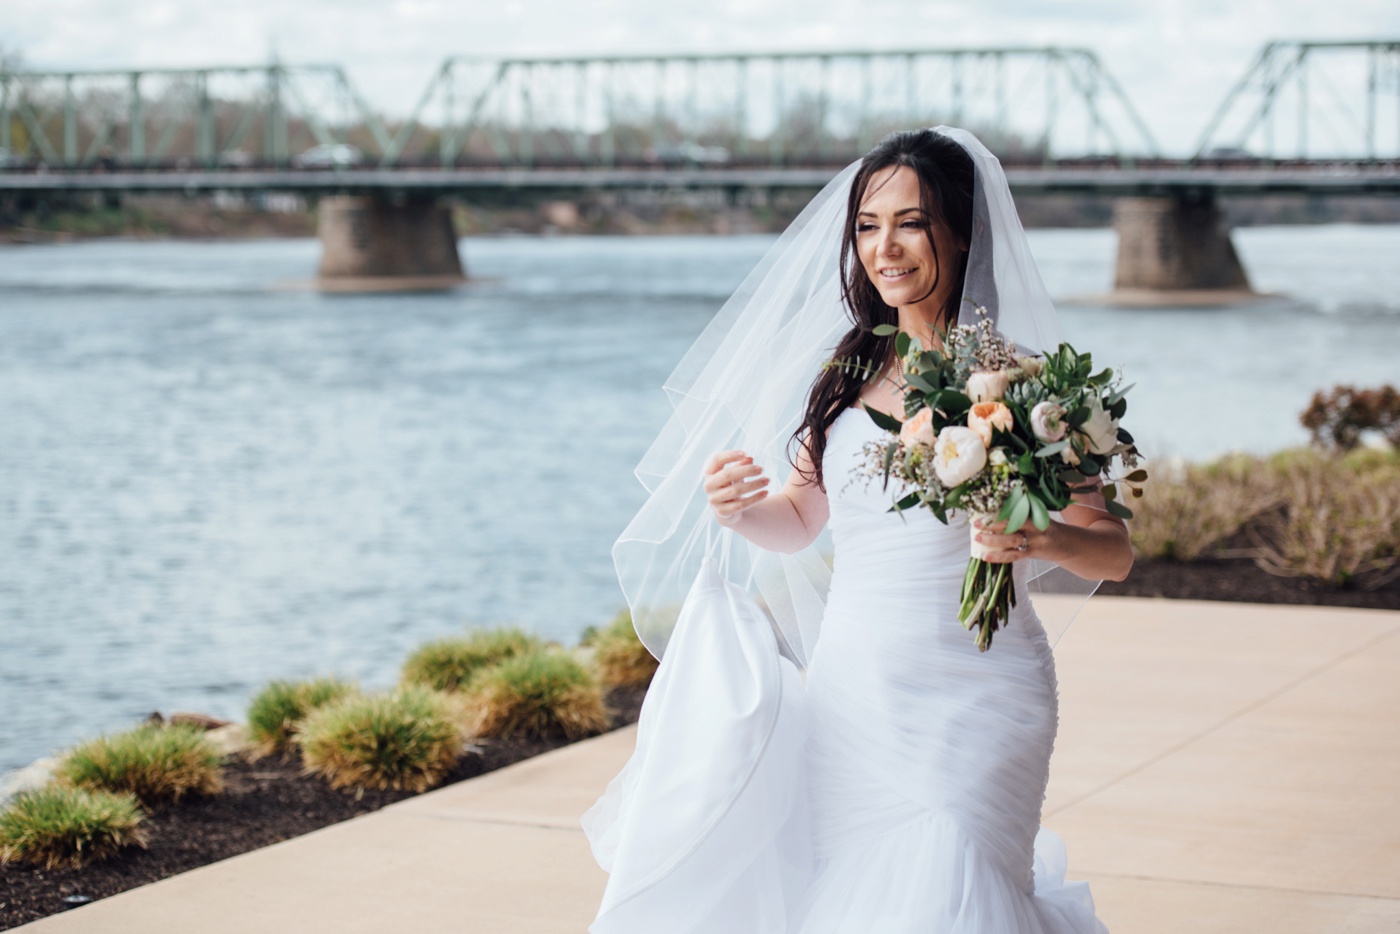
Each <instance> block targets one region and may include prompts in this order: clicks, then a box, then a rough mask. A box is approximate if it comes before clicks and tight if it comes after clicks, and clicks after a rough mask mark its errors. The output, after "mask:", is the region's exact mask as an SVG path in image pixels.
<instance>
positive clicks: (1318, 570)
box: [1250, 454, 1400, 590]
mask: <svg viewBox="0 0 1400 934" xmlns="http://www.w3.org/2000/svg"><path fill="white" fill-rule="evenodd" d="M1275 473H1276V477H1275V482H1276V483H1277V484H1278V487H1279V490H1280V494H1281V501H1282V506H1281V508H1279V509H1275V510H1271V511H1269V512H1268V513H1265V514H1264V515H1262V516H1260V517H1259V520H1258V521H1257V522H1255V523H1254V524H1253V525H1252V526H1251V527H1250V533H1251V538H1252V539H1253V541H1254V543H1255V545H1256V546H1257V548H1256V554H1255V562H1256V563H1257V564H1258V565H1259V566H1260V567H1261V568H1263V569H1264V570H1266V571H1268V572H1270V573H1272V574H1278V575H1281V576H1287V577H1309V578H1312V579H1314V580H1317V581H1319V582H1322V583H1325V584H1328V585H1331V586H1334V587H1356V588H1359V589H1362V590H1371V589H1375V588H1378V587H1381V586H1383V585H1385V584H1386V583H1389V582H1390V581H1392V580H1395V579H1396V578H1397V577H1400V466H1396V465H1393V464H1391V463H1388V462H1387V461H1386V460H1384V459H1369V458H1367V459H1357V460H1355V461H1351V462H1348V461H1345V460H1344V459H1342V458H1338V457H1332V456H1326V455H1316V454H1315V455H1312V456H1297V457H1293V458H1291V459H1289V460H1287V461H1284V462H1281V463H1279V464H1278V465H1277V466H1276V467H1275Z"/></svg>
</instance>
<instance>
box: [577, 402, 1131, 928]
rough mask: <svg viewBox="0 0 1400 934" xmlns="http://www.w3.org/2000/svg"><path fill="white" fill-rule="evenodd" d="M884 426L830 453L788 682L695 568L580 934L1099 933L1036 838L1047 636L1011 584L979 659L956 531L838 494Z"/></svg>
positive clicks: (758, 618) (1046, 843)
mask: <svg viewBox="0 0 1400 934" xmlns="http://www.w3.org/2000/svg"><path fill="white" fill-rule="evenodd" d="M879 432H880V429H879V428H877V427H876V426H875V425H874V424H873V423H872V422H871V421H870V419H869V418H868V417H867V416H866V415H865V414H864V413H863V412H860V411H858V410H854V409H851V410H847V411H845V412H843V413H841V415H840V416H838V418H837V419H836V422H835V423H834V424H833V426H832V428H831V431H830V435H829V436H828V437H829V440H828V444H827V448H826V454H825V458H824V461H823V471H824V475H825V477H826V478H827V491H828V497H829V499H830V505H831V518H830V522H831V531H832V538H833V543H834V546H835V567H834V570H833V576H832V582H831V590H830V593H829V595H828V598H827V606H826V614H825V616H824V617H823V622H822V634H821V638H820V640H819V641H818V644H817V647H816V650H815V652H814V654H813V657H812V659H811V663H810V665H809V667H808V670H807V672H806V677H805V683H804V680H803V678H802V677H801V676H800V675H799V673H798V672H797V670H796V668H795V667H794V666H793V665H792V664H791V663H790V662H789V661H788V660H787V659H786V658H784V657H781V656H780V655H779V654H778V650H777V643H776V641H775V638H774V635H773V631H772V628H771V626H770V624H769V623H768V621H767V618H766V617H765V616H764V615H763V613H762V611H761V610H760V609H759V608H758V606H757V605H755V604H754V603H753V601H752V600H751V599H750V598H749V596H748V595H747V594H746V593H745V592H744V591H743V590H741V589H740V588H738V587H736V586H735V585H733V584H731V583H729V582H728V581H726V580H724V579H723V578H722V577H721V576H720V575H719V574H718V572H717V570H716V569H715V568H714V567H713V565H708V564H707V566H706V567H705V568H704V569H702V571H701V573H700V576H699V577H698V578H697V580H696V582H695V585H694V587H693V588H692V589H691V592H690V595H689V596H688V597H687V599H686V602H685V604H684V607H683V609H682V613H681V617H680V619H679V621H678V622H677V626H676V629H675V632H674V633H673V635H672V637H671V641H670V643H669V645H668V647H667V650H666V653H665V657H664V659H663V661H662V664H661V668H660V670H659V671H658V672H657V676H656V678H655V680H654V682H653V685H652V688H651V690H650V691H649V693H648V695H647V699H646V704H645V706H644V707H643V710H642V714H641V719H640V721H639V724H638V731H637V748H636V751H635V753H634V754H633V756H632V758H631V760H629V762H628V763H627V766H626V767H625V768H624V769H623V771H622V772H621V773H620V774H619V775H618V776H617V778H616V779H614V780H613V782H612V783H611V784H610V785H609V786H608V789H607V791H606V792H605V794H604V795H603V797H602V798H600V799H599V801H598V803H597V804H596V805H594V806H593V808H591V809H590V810H589V811H588V812H587V813H586V814H585V815H584V818H583V824H584V828H585V830H586V832H587V833H588V836H589V839H590V842H591V843H592V845H593V851H594V854H595V856H596V858H597V859H598V861H599V863H600V865H602V866H603V868H604V869H606V870H607V871H608V872H609V874H610V877H609V881H608V887H607V891H606V893H605V894H604V898H603V902H602V905H601V907H600V909H599V913H598V918H597V920H596V921H595V922H594V924H593V925H592V926H591V927H590V931H592V932H594V934H613V932H621V934H643V932H646V934H653V932H661V931H665V932H667V934H682V932H697V934H699V932H704V934H711V932H713V934H759V932H762V934H770V932H771V934H789V932H791V934H838V932H839V934H904V932H908V934H914V932H919V934H935V932H937V934H953V932H958V934H1099V932H1105V930H1106V929H1105V928H1104V927H1103V925H1102V924H1101V923H1099V921H1098V920H1097V918H1096V917H1095V914H1094V905H1093V900H1092V898H1091V897H1090V894H1089V889H1088V885H1087V884H1085V883H1067V882H1065V880H1064V871H1065V858H1064V849H1063V846H1062V844H1061V843H1060V840H1059V838H1058V837H1056V836H1055V835H1054V834H1052V833H1050V832H1049V831H1046V830H1042V829H1041V828H1040V810H1041V803H1042V801H1043V800H1044V795H1045V787H1046V782H1047V780H1048V777H1049V762H1050V753H1051V749H1052V747H1053V744H1054V739H1055V728H1056V709H1057V706H1056V685H1055V671H1054V663H1053V660H1052V657H1051V653H1050V648H1049V645H1048V643H1047V640H1046V636H1045V633H1044V631H1043V629H1042V628H1041V625H1040V621H1039V620H1038V619H1037V617H1036V615H1035V612H1034V609H1033V607H1032V605H1031V602H1030V600H1029V599H1026V598H1025V596H1024V589H1023V588H1022V584H1021V582H1020V580H1019V578H1018V579H1017V586H1018V588H1022V589H1021V591H1020V592H1019V593H1018V602H1017V606H1016V607H1015V609H1014V610H1013V612H1012V618H1011V620H1010V622H1009V624H1008V625H1007V626H1006V627H1005V628H1004V629H1002V630H1000V631H998V633H997V635H996V640H995V642H994V644H993V646H992V648H991V650H990V651H988V652H986V653H979V652H978V651H977V649H976V647H975V646H974V644H973V637H972V634H971V633H969V632H967V631H966V630H964V629H963V627H962V626H961V624H959V623H958V621H957V606H958V596H959V590H960V588H961V585H962V579H963V572H964V570H965V568H966V565H967V559H968V554H969V538H968V528H967V524H966V520H965V518H961V521H958V519H959V518H960V517H961V514H956V513H955V514H954V517H955V521H954V523H953V524H952V525H951V526H946V525H943V524H942V523H940V522H939V521H938V520H937V519H936V518H935V517H934V516H933V515H932V514H931V513H929V512H928V511H927V510H922V509H920V510H911V511H909V512H906V513H904V514H903V515H902V516H901V515H896V514H893V513H890V512H888V511H887V510H888V507H889V502H890V498H889V495H888V493H886V492H884V491H882V490H881V489H880V484H879V483H878V482H872V483H871V484H870V485H869V486H868V487H867V486H866V485H865V484H864V482H863V481H859V480H857V481H848V479H847V478H848V477H849V476H850V471H851V468H852V467H853V466H854V465H855V463H856V462H857V459H858V458H859V457H860V449H861V446H862V444H863V443H864V442H865V441H868V440H874V439H875V438H876V437H877V436H878V433H879ZM1020 567H1021V565H1020V564H1019V563H1017V564H1016V565H1015V568H1017V569H1019V568H1020Z"/></svg>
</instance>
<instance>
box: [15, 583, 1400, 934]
mask: <svg viewBox="0 0 1400 934" xmlns="http://www.w3.org/2000/svg"><path fill="white" fill-rule="evenodd" d="M1056 654H1057V658H1058V669H1059V679H1060V694H1061V709H1060V738H1059V742H1058V744H1057V748H1056V752H1055V758H1054V761H1053V762H1052V764H1051V775H1052V778H1051V786H1050V791H1049V798H1048V800H1047V802H1046V810H1045V824H1046V825H1047V826H1049V827H1050V828H1052V829H1054V830H1056V831H1058V832H1059V833H1060V834H1061V835H1062V836H1063V837H1064V838H1065V841H1066V844H1067V845H1068V848H1069V857H1070V877H1071V878H1076V879H1088V880H1089V881H1090V882H1091V883H1092V885H1093V891H1094V896H1095V899H1096V900H1097V902H1098V905H1099V909H1100V911H1099V913H1100V916H1101V917H1102V918H1103V920H1104V921H1105V923H1107V924H1108V926H1109V927H1110V928H1111V929H1112V930H1113V931H1114V934H1169V932H1170V934H1180V932H1182V931H1191V932H1193V934H1215V932H1220V934H1224V932H1230V934H1240V932H1268V934H1323V932H1326V934H1334V932H1356V934H1363V932H1377V934H1379V932H1389V934H1395V932H1397V931H1400V612H1390V611H1376V610H1345V609H1319V608H1312V607H1280V606H1257V605H1251V604H1225V603H1204V602H1186V601H1168V600H1147V599H1133V598H1123V597H1096V598H1094V599H1093V600H1091V601H1090V603H1089V606H1088V608H1086V610H1085V611H1084V613H1083V615H1081V617H1080V619H1079V620H1078V622H1076V623H1075V627H1074V629H1073V630H1071V632H1070V635H1069V636H1068V637H1067V638H1066V639H1065V640H1064V641H1063V642H1062V643H1061V644H1060V646H1059V648H1058V650H1057V653H1056ZM633 736H634V733H633V731H632V730H630V729H628V730H622V731H619V732H616V733H613V734H609V735H607V736H603V737H599V738H598V739H594V740H589V741H587V742H583V743H578V744H575V745H573V746H570V747H566V748H564V749H561V750H559V751H557V752H554V753H550V754H548V755H544V756H540V757H537V758H535V759H532V760H528V761H526V762H522V763H519V764H518V765H515V766H511V767H510V768H507V769H502V770H500V771H498V772H494V773H491V774H489V775H485V776H482V777H481V778H478V779H474V780H472V781H469V782H462V783H460V784H457V785H453V786H450V787H448V788H444V789H442V790H440V791H435V792H431V793H429V794H425V795H421V796H419V797H416V798H413V799H411V800H408V801H404V802H401V803H399V804H396V805H392V806H390V807H387V808H384V809H383V810H380V811H377V812H375V813H373V814H369V815H366V816H364V817H359V818H355V819H354V820H350V821H347V822H345V823H341V824H336V825H334V826H331V827H327V828H324V829H322V830H319V831H317V832H315V833H311V834H308V835H306V836H303V837H298V838H296V839H294V840H288V841H286V842H284V843H280V844H277V845H275V846H270V847H267V848H266V849H262V850H257V851H254V852H252V853H246V854H244V855H242V856H237V857H234V858H233V859H229V860H225V861H223V862H221V863H215V864H213V865H210V866H206V867H203V868H201V869H196V870H194V871H192V872H189V873H185V874H184V875H181V876H176V877H174V878H171V879H166V880H164V881H162V882H157V883H155V884H153V885H148V886H144V887H142V888H139V889H134V890H132V891H130V892H125V893H123V894H121V895H117V896H114V897H112V898H108V899H104V900H102V901H98V902H94V903H93V904H91V905H88V906H86V907H83V908H79V909H77V910H74V911H70V912H67V913H65V914H62V915H56V916H54V917H51V918H46V919H44V920H42V921H38V922H35V923H33V924H30V925H26V926H25V927H23V928H19V929H17V930H22V931H24V932H26V934H59V932H63V934H66V932H102V934H138V932H139V934H176V932H180V934H185V932H199V934H231V932H266V931H285V932H289V934H318V932H337V934H351V932H388V931H393V932H398V931H406V932H414V934H434V932H444V934H445V932H472V934H493V932H502V934H533V932H551V934H554V932H560V934H562V932H582V931H584V930H585V929H586V928H587V926H588V923H589V922H590V921H591V920H592V917H593V912H594V910H595V908H596V906H597V904H598V900H599V898H600V896H601V893H602V889H603V885H604V881H605V877H604V875H603V873H602V872H601V871H600V870H599V869H598V868H597V867H596V866H595V865H594V863H593V860H592V858H591V856H590V854H589V851H588V844H587V841H586V840H585V839H584V836H583V833H582V831H580V829H579V825H578V816H579V814H580V813H582V812H583V811H584V810H585V809H586V808H587V807H588V806H589V805H590V804H591V803H592V802H593V800H594V799H595V798H596V797H597V796H598V794H599V793H600V792H601V791H602V789H603V787H604V785H606V784H607V782H608V780H609V779H610V778H611V777H612V776H613V775H614V774H615V773H616V772H617V770H618V769H619V768H621V766H622V764H623V762H624V761H625V760H626V758H627V756H628V755H629V754H630V751H631V745H632V742H633ZM658 934H661V932H658ZM736 934H742V932H736ZM872 934H879V932H872Z"/></svg>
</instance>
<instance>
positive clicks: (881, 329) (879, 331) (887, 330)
mask: <svg viewBox="0 0 1400 934" xmlns="http://www.w3.org/2000/svg"><path fill="white" fill-rule="evenodd" d="M871 333H872V334H874V335H875V336H876V337H889V336H890V335H891V334H898V333H899V327H898V326H897V325H894V324H877V325H875V327H874V328H872V329H871Z"/></svg>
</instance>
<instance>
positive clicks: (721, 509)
mask: <svg viewBox="0 0 1400 934" xmlns="http://www.w3.org/2000/svg"><path fill="white" fill-rule="evenodd" d="M811 465H812V461H811V459H810V458H809V456H808V454H807V446H806V445H805V444H799V445H798V454H797V465H796V469H794V470H793V471H792V473H791V474H789V475H788V479H787V483H785V484H784V485H783V488H782V489H781V490H779V491H778V492H777V493H776V494H775V495H773V496H769V495H768V490H767V489H765V487H766V486H767V485H768V478H767V477H765V476H763V468H761V467H759V466H758V465H757V464H755V463H754V462H753V458H752V457H750V456H748V455H747V454H745V453H744V452H743V451H722V452H721V453H719V454H716V455H715V456H714V457H712V458H711V459H710V463H709V464H707V465H706V467H705V476H704V480H705V493H706V495H707V496H708V497H709V500H710V507H711V508H712V509H714V511H715V515H716V516H717V517H718V518H719V522H720V524H721V525H724V526H726V527H728V528H731V529H733V530H734V531H735V532H737V533H738V534H740V535H742V536H743V537H744V538H746V539H748V540H749V541H751V542H753V543H754V544H755V545H757V546H759V547H760V548H766V549H768V550H769V551H781V552H785V553H788V554H791V553H793V552H796V551H801V550H802V549H803V548H806V547H807V546H808V545H810V544H812V542H813V541H815V540H816V538H817V535H818V533H820V532H821V530H822V528H823V526H825V525H826V520H827V518H828V517H829V515H830V505H829V504H828V502H827V499H826V492H825V491H824V490H822V488H821V487H819V486H817V485H816V484H815V483H813V482H811V481H808V480H807V479H805V478H804V477H803V474H809V475H810V473H811Z"/></svg>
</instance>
